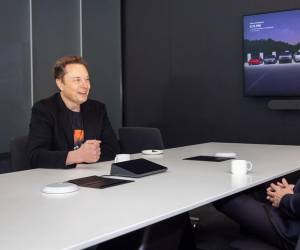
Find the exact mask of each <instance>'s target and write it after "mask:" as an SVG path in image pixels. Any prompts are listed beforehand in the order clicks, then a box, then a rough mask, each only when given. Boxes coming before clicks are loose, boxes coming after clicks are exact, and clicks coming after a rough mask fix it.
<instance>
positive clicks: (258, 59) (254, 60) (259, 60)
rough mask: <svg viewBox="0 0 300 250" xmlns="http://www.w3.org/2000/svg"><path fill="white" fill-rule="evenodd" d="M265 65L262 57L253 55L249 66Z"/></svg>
mask: <svg viewBox="0 0 300 250" xmlns="http://www.w3.org/2000/svg"><path fill="white" fill-rule="evenodd" d="M262 63H263V59H262V58H261V57H260V56H256V55H253V56H251V58H250V59H249V61H248V64H249V65H259V64H262Z"/></svg>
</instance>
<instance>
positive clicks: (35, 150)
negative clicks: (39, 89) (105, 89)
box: [27, 93, 119, 168]
mask: <svg viewBox="0 0 300 250" xmlns="http://www.w3.org/2000/svg"><path fill="white" fill-rule="evenodd" d="M80 111H81V114H82V119H83V127H84V132H85V136H84V137H85V138H84V139H85V140H91V139H97V140H101V145H100V146H101V156H100V161H107V160H112V159H113V158H114V157H115V155H116V154H117V153H118V152H119V145H118V141H117V137H116V135H115V133H114V131H113V129H112V127H111V125H110V122H109V119H108V116H107V112H106V108H105V105H104V104H103V103H100V102H98V101H94V100H87V101H86V102H85V103H83V104H81V105H80ZM69 113H70V112H69V110H68V108H67V107H66V106H65V104H64V102H63V100H62V99H61V96H60V94H59V93H56V94H55V95H53V96H51V97H49V98H47V99H44V100H41V101H39V102H37V103H36V104H35V105H34V106H33V107H32V113H31V121H30V127H29V139H28V148H27V149H28V156H29V162H30V165H31V167H33V168H72V167H75V164H73V165H68V166H66V165H65V162H66V159H67V154H68V152H69V151H71V150H73V147H74V141H73V140H74V139H73V130H72V123H71V118H70V115H69Z"/></svg>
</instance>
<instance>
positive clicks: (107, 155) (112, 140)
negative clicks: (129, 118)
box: [100, 106, 120, 161]
mask: <svg viewBox="0 0 300 250" xmlns="http://www.w3.org/2000/svg"><path fill="white" fill-rule="evenodd" d="M102 124H103V127H102V131H101V156H100V161H110V160H113V159H114V158H115V156H116V154H118V153H119V151H120V148H119V142H118V140H117V137H116V134H115V132H114V130H113V128H112V126H111V124H110V121H109V119H108V116H107V112H106V108H105V106H104V116H103V123H102Z"/></svg>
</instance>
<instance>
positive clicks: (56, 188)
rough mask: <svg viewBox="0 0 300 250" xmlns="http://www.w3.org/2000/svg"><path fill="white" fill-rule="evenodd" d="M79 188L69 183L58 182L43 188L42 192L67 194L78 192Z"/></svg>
mask: <svg viewBox="0 0 300 250" xmlns="http://www.w3.org/2000/svg"><path fill="white" fill-rule="evenodd" d="M78 189H79V187H78V186H77V185H75V184H73V183H69V182H56V183H51V184H48V185H46V186H45V187H43V189H42V190H41V191H42V192H43V193H45V194H66V193H72V192H76V191H78Z"/></svg>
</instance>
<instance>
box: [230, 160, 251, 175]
mask: <svg viewBox="0 0 300 250" xmlns="http://www.w3.org/2000/svg"><path fill="white" fill-rule="evenodd" d="M252 166H253V165H252V162H250V161H246V160H232V161H231V173H232V174H234V175H244V174H247V172H248V171H250V170H251V169H252Z"/></svg>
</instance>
